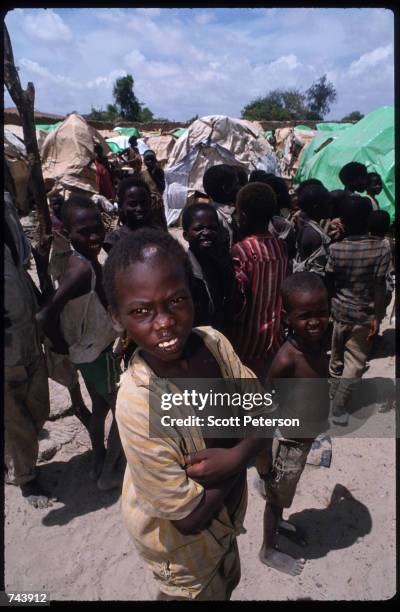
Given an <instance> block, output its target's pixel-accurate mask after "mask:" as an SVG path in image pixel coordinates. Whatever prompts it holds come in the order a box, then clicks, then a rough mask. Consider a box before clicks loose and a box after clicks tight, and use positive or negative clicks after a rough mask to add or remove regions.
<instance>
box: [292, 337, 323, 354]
mask: <svg viewBox="0 0 400 612" xmlns="http://www.w3.org/2000/svg"><path fill="white" fill-rule="evenodd" d="M287 339H288V342H290V344H292V345H293V346H294V347H295V348H297V349H298V350H299V351H301V352H302V353H308V354H312V355H315V354H317V353H320V352H321V351H322V350H323V341H322V338H320V339H318V340H315V341H314V342H313V341H312V340H308V339H307V340H305V339H304V338H301V337H300V336H298V335H297V334H295V333H294V332H292V331H291V332H289V335H288V338H287Z"/></svg>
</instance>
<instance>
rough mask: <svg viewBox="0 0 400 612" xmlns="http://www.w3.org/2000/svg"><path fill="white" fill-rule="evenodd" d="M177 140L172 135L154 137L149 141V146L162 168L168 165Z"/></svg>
mask: <svg viewBox="0 0 400 612" xmlns="http://www.w3.org/2000/svg"><path fill="white" fill-rule="evenodd" d="M175 143H176V138H174V136H172V135H171V134H166V135H165V136H153V137H152V138H149V140H148V141H147V146H148V147H149V148H150V149H151V150H152V151H154V153H155V154H156V156H157V160H158V162H159V163H160V165H161V166H162V167H164V166H165V165H166V164H167V163H168V159H169V156H170V154H171V152H172V150H173V148H174V146H175Z"/></svg>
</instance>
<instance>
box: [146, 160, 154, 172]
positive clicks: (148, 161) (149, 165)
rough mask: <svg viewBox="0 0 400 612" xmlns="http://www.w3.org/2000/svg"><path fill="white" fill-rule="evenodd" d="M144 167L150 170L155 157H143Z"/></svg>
mask: <svg viewBox="0 0 400 612" xmlns="http://www.w3.org/2000/svg"><path fill="white" fill-rule="evenodd" d="M144 163H145V166H146V168H147V169H148V170H149V171H150V172H151V171H152V170H153V168H154V167H155V165H156V158H155V157H152V156H149V157H145V158H144Z"/></svg>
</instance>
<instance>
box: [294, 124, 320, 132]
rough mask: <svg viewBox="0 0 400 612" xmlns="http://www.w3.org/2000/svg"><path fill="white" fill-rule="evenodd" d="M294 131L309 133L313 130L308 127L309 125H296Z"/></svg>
mask: <svg viewBox="0 0 400 612" xmlns="http://www.w3.org/2000/svg"><path fill="white" fill-rule="evenodd" d="M320 125H321V124H320ZM294 129H295V130H300V131H301V132H309V131H310V130H311V128H310V127H308V125H296V126H295V128H294Z"/></svg>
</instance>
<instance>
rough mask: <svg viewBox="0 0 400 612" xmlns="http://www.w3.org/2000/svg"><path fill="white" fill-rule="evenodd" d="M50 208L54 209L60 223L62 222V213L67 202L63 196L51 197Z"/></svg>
mask: <svg viewBox="0 0 400 612" xmlns="http://www.w3.org/2000/svg"><path fill="white" fill-rule="evenodd" d="M49 202H50V206H51V208H52V209H53V212H54V214H55V216H56V217H57V219H58V220H59V221H62V218H61V214H62V213H61V211H62V207H63V204H64V202H65V200H64V198H63V196H62V195H61V194H59V193H58V194H56V195H54V196H50V197H49Z"/></svg>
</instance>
